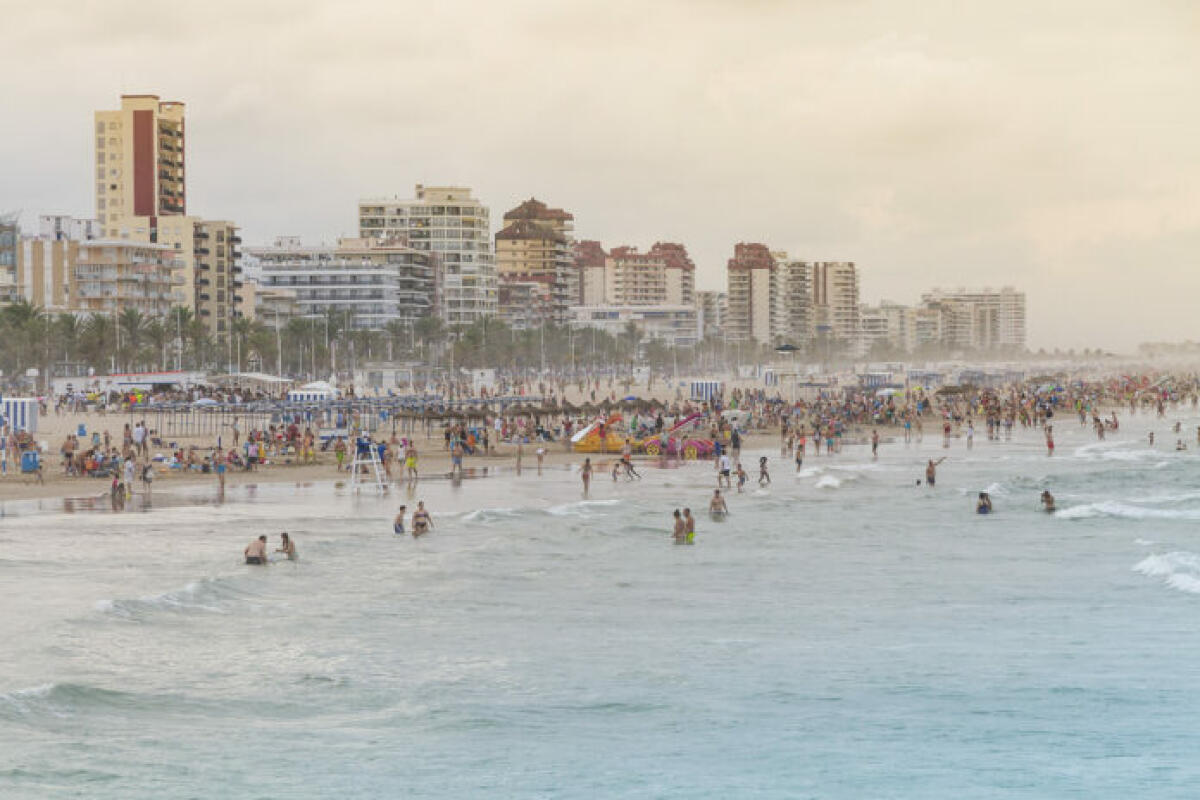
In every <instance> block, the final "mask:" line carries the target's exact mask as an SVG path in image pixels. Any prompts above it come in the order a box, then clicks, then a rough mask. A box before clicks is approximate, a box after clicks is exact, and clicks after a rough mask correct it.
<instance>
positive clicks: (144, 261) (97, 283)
mask: <svg viewBox="0 0 1200 800" xmlns="http://www.w3.org/2000/svg"><path fill="white" fill-rule="evenodd" d="M38 222H39V226H38V227H39V235H37V236H27V237H24V238H22V239H21V240H20V242H19V244H18V247H17V250H16V292H15V296H14V299H24V300H26V301H28V302H29V303H32V304H33V305H36V306H39V307H41V308H43V309H45V310H46V311H50V312H71V313H100V314H106V315H115V314H120V313H121V312H123V311H125V310H126V309H129V308H133V309H137V310H138V311H141V312H142V313H143V314H146V315H147V316H158V315H162V314H165V313H166V312H167V310H168V309H169V308H170V306H171V290H172V287H173V281H176V280H178V279H179V278H178V276H177V275H176V272H175V268H176V265H177V261H176V252H175V250H174V249H173V248H171V247H167V246H164V245H157V244H151V243H149V242H131V241H126V240H113V239H104V238H96V234H97V233H98V232H99V230H100V226H99V225H98V224H97V223H96V222H95V221H94V220H88V219H74V218H71V217H67V216H44V217H41V218H40V219H39V221H38Z"/></svg>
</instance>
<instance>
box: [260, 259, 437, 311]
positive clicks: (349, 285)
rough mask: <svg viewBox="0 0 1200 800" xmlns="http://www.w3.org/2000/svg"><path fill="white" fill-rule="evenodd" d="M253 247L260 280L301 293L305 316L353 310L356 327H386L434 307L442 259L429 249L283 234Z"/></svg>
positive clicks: (265, 284) (297, 295)
mask: <svg viewBox="0 0 1200 800" xmlns="http://www.w3.org/2000/svg"><path fill="white" fill-rule="evenodd" d="M251 252H253V254H254V256H255V257H256V258H257V259H258V262H259V264H258V266H259V271H260V285H261V286H262V287H264V288H266V289H269V290H286V291H287V292H289V293H291V294H293V295H295V304H296V305H295V309H296V313H297V314H299V315H300V316H305V317H325V316H326V315H327V314H329V313H336V314H348V315H349V316H350V326H351V327H353V328H356V329H361V330H382V329H383V328H384V327H385V326H386V325H387V323H389V322H401V323H405V324H412V323H414V322H416V320H418V319H420V318H421V317H425V316H429V314H430V313H431V312H432V311H433V293H434V283H435V281H436V267H435V263H436V259H435V258H434V257H433V256H432V255H431V254H430V253H427V252H423V251H419V250H413V249H412V248H408V247H403V246H400V245H399V244H395V243H389V242H379V241H376V240H363V239H343V240H342V241H341V242H339V243H338V244H337V246H329V245H319V246H316V247H305V246H302V245H300V244H299V243H298V242H297V241H296V240H295V239H281V240H278V241H277V242H276V243H275V246H274V247H260V248H253V249H252V250H251Z"/></svg>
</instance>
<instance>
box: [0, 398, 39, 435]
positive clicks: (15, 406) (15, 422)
mask: <svg viewBox="0 0 1200 800" xmlns="http://www.w3.org/2000/svg"><path fill="white" fill-rule="evenodd" d="M0 417H4V421H5V422H6V423H8V427H9V429H10V430H12V431H13V432H16V431H25V432H27V433H37V427H38V425H37V424H38V401H37V398H35V397H5V398H4V399H2V400H0Z"/></svg>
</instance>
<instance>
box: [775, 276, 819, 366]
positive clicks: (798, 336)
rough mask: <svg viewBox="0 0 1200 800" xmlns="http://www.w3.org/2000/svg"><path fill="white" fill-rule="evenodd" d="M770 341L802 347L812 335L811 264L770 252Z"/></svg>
mask: <svg viewBox="0 0 1200 800" xmlns="http://www.w3.org/2000/svg"><path fill="white" fill-rule="evenodd" d="M771 255H772V259H773V260H774V262H775V263H774V279H773V282H772V286H771V289H772V297H771V341H772V342H773V343H776V344H790V345H792V346H794V347H800V348H804V347H807V346H808V344H809V343H810V342H811V341H812V337H813V298H812V266H811V265H810V264H809V263H808V262H807V261H796V260H794V259H791V258H788V254H787V253H783V252H779V253H772V254H771Z"/></svg>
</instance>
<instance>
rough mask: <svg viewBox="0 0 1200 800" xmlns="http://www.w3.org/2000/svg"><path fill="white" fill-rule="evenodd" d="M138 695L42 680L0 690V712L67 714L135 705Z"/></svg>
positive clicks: (11, 716)
mask: <svg viewBox="0 0 1200 800" xmlns="http://www.w3.org/2000/svg"><path fill="white" fill-rule="evenodd" d="M140 704H141V699H140V698H139V696H138V695H134V694H130V693H128V692H118V691H114V690H112V689H102V688H100V687H99V686H89V685H87V684H81V683H45V684H41V685H40V686H31V687H29V688H26V689H15V690H13V691H11V692H3V693H0V716H8V717H10V718H15V717H28V716H32V715H37V714H49V715H51V716H55V717H69V716H71V715H72V714H74V713H76V712H79V711H83V710H87V709H96V708H100V709H113V708H129V707H137V706H139V705H140Z"/></svg>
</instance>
